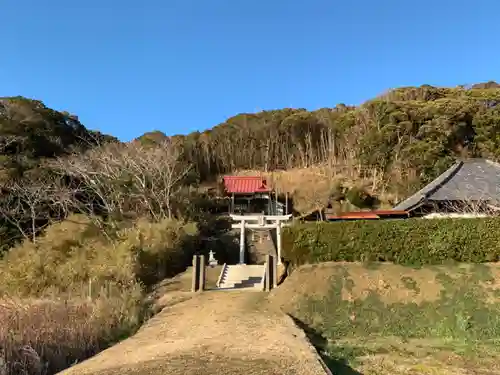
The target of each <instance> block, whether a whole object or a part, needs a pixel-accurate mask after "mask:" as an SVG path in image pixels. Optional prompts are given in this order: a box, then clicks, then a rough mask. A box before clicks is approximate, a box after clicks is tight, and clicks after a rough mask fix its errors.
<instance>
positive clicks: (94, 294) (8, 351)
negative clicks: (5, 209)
mask: <svg viewBox="0 0 500 375" xmlns="http://www.w3.org/2000/svg"><path fill="white" fill-rule="evenodd" d="M197 233H198V229H197V225H196V224H194V223H187V224H186V223H182V222H179V221H175V220H169V219H165V220H162V221H160V222H156V223H151V222H148V221H147V220H139V221H137V222H136V223H135V224H134V225H133V226H130V227H129V228H125V229H120V230H118V231H116V232H113V233H107V235H106V236H105V235H103V232H102V231H101V230H100V229H99V228H98V226H97V225H96V224H95V223H94V222H93V221H92V220H91V219H90V218H88V217H85V216H81V215H75V216H72V217H70V218H68V220H66V221H64V222H61V223H57V224H54V225H52V226H50V227H49V228H47V230H46V232H45V233H44V235H42V236H40V237H39V238H38V239H37V241H36V242H35V243H33V242H31V241H25V242H24V243H22V244H20V245H18V246H16V247H15V248H13V249H11V250H10V251H9V252H8V253H7V254H6V255H5V257H4V258H3V259H1V260H0V373H2V374H3V373H4V372H5V373H6V374H7V375H10V374H21V373H23V374H38V375H39V374H42V373H43V374H54V373H56V372H58V371H60V370H62V369H64V368H66V367H68V366H70V365H71V364H72V363H74V362H75V361H79V360H84V359H86V358H88V357H90V356H92V355H94V354H96V353H98V352H99V351H101V350H103V349H104V348H106V347H108V346H109V345H110V344H111V343H113V342H116V341H118V340H120V339H122V338H124V337H126V336H128V335H130V334H131V333H133V331H134V330H135V329H137V328H138V327H139V325H140V324H141V322H142V320H143V319H144V317H145V314H146V313H147V312H148V311H147V309H146V307H147V306H146V304H145V303H144V296H145V293H144V292H145V290H144V287H148V286H150V285H151V284H154V283H156V282H157V281H159V280H161V279H163V278H165V277H169V276H173V275H174V274H176V273H178V272H180V271H183V270H184V269H185V268H186V266H187V265H189V263H190V261H191V257H192V255H193V253H194V250H195V249H196V247H195V244H196V239H197ZM110 234H111V236H110ZM12 296H15V297H12ZM13 301H15V302H13ZM2 362H3V363H4V365H2ZM2 366H3V367H5V368H3V367H2ZM4 370H5V371H4ZM2 371H4V372H2Z"/></svg>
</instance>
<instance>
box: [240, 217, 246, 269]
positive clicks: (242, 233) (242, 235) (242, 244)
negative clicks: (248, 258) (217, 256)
mask: <svg viewBox="0 0 500 375" xmlns="http://www.w3.org/2000/svg"><path fill="white" fill-rule="evenodd" d="M240 264H245V220H241V228H240Z"/></svg>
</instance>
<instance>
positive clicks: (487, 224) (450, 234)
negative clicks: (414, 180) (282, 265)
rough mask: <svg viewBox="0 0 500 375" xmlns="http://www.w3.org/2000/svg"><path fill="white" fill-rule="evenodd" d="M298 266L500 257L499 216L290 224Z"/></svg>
mask: <svg viewBox="0 0 500 375" xmlns="http://www.w3.org/2000/svg"><path fill="white" fill-rule="evenodd" d="M283 256H284V257H285V259H286V260H288V261H290V262H291V263H292V264H293V265H300V264H305V263H320V262H328V261H347V262H354V261H387V262H394V263H400V264H414V265H421V264H439V263H443V262H446V261H450V260H451V261H458V262H470V263H484V262H496V261H498V260H499V259H500V219H499V218H488V219H434V220H430V219H406V220H384V221H351V222H336V223H310V224H298V225H293V226H291V227H288V228H286V230H285V231H284V235H283Z"/></svg>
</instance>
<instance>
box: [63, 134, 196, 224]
mask: <svg viewBox="0 0 500 375" xmlns="http://www.w3.org/2000/svg"><path fill="white" fill-rule="evenodd" d="M182 156H183V155H182V148H181V147H180V145H179V144H177V143H175V142H173V141H172V140H170V139H167V140H165V141H164V142H162V143H161V144H160V145H159V146H155V147H145V146H142V145H141V144H139V143H127V144H106V145H103V146H101V147H98V148H95V149H92V150H90V151H88V152H87V153H85V154H83V155H81V154H79V155H73V156H72V157H70V158H60V159H58V160H57V162H56V167H57V169H58V170H59V172H60V173H61V174H65V175H69V176H70V177H72V178H73V179H74V180H76V181H80V182H81V183H82V185H83V189H84V190H86V192H87V193H88V194H90V195H91V196H94V197H95V198H96V201H98V206H99V207H98V209H99V210H101V211H104V212H105V213H107V214H109V215H118V216H120V217H123V216H126V215H128V214H131V213H135V214H148V215H150V216H151V217H153V218H154V219H156V220H158V219H160V218H162V217H169V218H171V217H172V216H173V209H172V197H173V195H174V194H175V193H176V192H177V189H178V188H179V187H180V185H181V182H182V181H183V179H184V178H185V177H186V176H187V175H188V173H189V171H190V169H191V164H186V163H185V162H183V160H182Z"/></svg>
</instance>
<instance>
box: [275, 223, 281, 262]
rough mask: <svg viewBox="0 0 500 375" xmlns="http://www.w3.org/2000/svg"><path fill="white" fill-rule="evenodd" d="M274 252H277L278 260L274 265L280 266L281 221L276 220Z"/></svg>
mask: <svg viewBox="0 0 500 375" xmlns="http://www.w3.org/2000/svg"><path fill="white" fill-rule="evenodd" d="M276 242H277V243H276V247H277V249H276V251H277V252H278V259H276V264H277V265H280V264H281V221H279V220H276Z"/></svg>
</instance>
